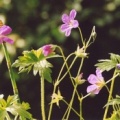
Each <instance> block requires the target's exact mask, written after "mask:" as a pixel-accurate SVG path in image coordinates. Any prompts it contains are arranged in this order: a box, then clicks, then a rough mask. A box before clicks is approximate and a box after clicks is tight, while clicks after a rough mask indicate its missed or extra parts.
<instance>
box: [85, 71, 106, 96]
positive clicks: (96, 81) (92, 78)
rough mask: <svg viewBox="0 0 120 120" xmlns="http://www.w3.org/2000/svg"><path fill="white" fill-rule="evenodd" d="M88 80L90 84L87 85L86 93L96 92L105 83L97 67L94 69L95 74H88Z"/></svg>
mask: <svg viewBox="0 0 120 120" xmlns="http://www.w3.org/2000/svg"><path fill="white" fill-rule="evenodd" d="M88 82H89V83H90V84H92V85H89V86H88V87H87V93H92V94H98V93H99V91H100V90H101V89H102V87H103V86H104V84H105V82H104V78H103V76H102V72H101V71H100V70H99V69H96V75H94V74H90V75H89V77H88Z"/></svg>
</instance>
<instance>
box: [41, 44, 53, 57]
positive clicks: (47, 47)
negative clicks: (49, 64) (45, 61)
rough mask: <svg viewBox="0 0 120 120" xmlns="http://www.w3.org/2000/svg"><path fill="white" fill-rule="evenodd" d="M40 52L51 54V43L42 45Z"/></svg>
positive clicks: (46, 54) (45, 54)
mask: <svg viewBox="0 0 120 120" xmlns="http://www.w3.org/2000/svg"><path fill="white" fill-rule="evenodd" d="M42 52H43V54H44V56H48V55H49V54H51V53H52V52H53V48H52V45H44V46H43V47H42Z"/></svg>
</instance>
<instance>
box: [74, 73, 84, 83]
mask: <svg viewBox="0 0 120 120" xmlns="http://www.w3.org/2000/svg"><path fill="white" fill-rule="evenodd" d="M82 77H83V73H81V74H80V75H78V76H77V77H76V78H74V80H75V83H76V84H77V85H81V84H83V83H84V82H85V81H86V80H85V79H82Z"/></svg>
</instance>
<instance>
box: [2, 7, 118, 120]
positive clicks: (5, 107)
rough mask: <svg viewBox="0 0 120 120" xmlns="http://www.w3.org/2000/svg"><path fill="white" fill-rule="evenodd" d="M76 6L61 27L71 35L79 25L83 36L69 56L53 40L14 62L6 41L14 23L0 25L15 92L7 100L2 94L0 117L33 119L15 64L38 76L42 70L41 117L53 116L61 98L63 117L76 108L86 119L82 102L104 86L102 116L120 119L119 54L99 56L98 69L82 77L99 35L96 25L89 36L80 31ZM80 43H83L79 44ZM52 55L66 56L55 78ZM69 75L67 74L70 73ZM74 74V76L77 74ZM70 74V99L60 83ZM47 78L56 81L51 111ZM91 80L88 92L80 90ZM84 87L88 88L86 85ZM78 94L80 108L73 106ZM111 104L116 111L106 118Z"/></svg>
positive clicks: (64, 19)
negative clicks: (116, 90) (116, 85)
mask: <svg viewBox="0 0 120 120" xmlns="http://www.w3.org/2000/svg"><path fill="white" fill-rule="evenodd" d="M76 14H77V12H76V10H75V9H73V10H71V11H70V13H69V15H67V14H63V15H62V22H63V24H62V25H61V27H60V29H61V31H62V32H64V33H65V36H67V37H68V36H69V35H70V34H71V31H72V29H73V28H78V30H79V33H80V37H81V43H82V45H78V46H77V49H76V51H75V52H72V53H70V54H69V55H68V56H65V55H64V52H63V50H62V48H61V47H60V46H57V45H53V44H47V45H44V46H42V47H40V48H39V49H37V50H34V49H32V50H29V51H23V53H22V55H21V56H19V57H18V59H17V60H15V62H14V63H13V64H12V65H11V63H10V58H9V55H8V51H7V47H6V44H4V43H6V42H7V43H9V44H13V43H14V41H13V40H12V39H10V38H9V37H7V35H8V34H10V33H11V32H12V29H11V27H9V26H7V25H3V24H2V25H1V26H0V44H2V46H3V49H4V52H5V57H6V61H7V67H8V71H9V75H10V79H11V83H12V87H13V93H14V95H12V96H8V98H7V100H5V99H4V95H3V94H0V120H5V119H9V120H10V119H11V118H10V115H12V117H14V120H17V119H19V120H23V119H24V120H26V119H30V120H33V118H32V115H31V114H30V113H29V112H28V111H27V110H28V109H29V108H30V107H29V104H28V103H24V102H23V103H21V102H20V98H19V92H18V89H17V85H16V81H15V79H14V74H13V70H12V67H16V68H19V69H18V70H19V73H22V72H27V73H29V72H30V71H31V70H33V75H34V76H36V75H37V73H39V77H40V95H41V96H40V102H41V107H40V109H41V117H42V120H46V116H47V117H48V120H50V118H51V114H52V108H53V104H54V103H55V104H56V105H57V106H60V104H59V102H60V101H61V102H64V103H65V105H67V108H66V111H64V115H63V117H62V120H68V119H69V117H70V113H71V112H74V113H75V114H76V115H77V116H78V117H79V119H80V120H84V118H83V114H82V106H83V105H82V102H83V100H84V99H85V98H87V97H88V96H90V95H97V94H99V92H100V90H101V89H102V88H103V87H104V86H105V87H106V88H107V91H108V95H109V96H108V101H107V103H106V105H105V107H106V108H105V113H104V116H103V120H119V119H120V96H118V95H116V98H115V99H114V97H113V96H112V92H113V87H114V81H115V79H116V78H117V77H118V76H119V75H120V55H117V54H113V53H110V59H102V60H98V63H97V64H95V66H96V73H95V74H90V75H89V76H88V78H87V80H86V79H84V78H83V73H84V71H82V70H84V69H83V67H84V61H85V60H86V58H88V55H89V53H87V52H86V51H87V49H88V47H89V46H90V45H91V43H93V42H94V41H95V38H96V31H95V26H94V27H93V29H92V32H91V34H90V37H89V39H88V40H87V39H83V35H82V32H81V29H80V27H79V23H78V20H75V17H76ZM0 22H1V21H0ZM80 46H81V47H80ZM56 48H57V49H58V51H59V54H57V52H56V51H55V50H56ZM49 58H61V59H62V60H63V65H62V66H61V69H60V72H59V73H58V76H57V78H56V79H55V80H53V79H52V76H51V73H52V70H51V68H52V67H53V65H52V64H51V63H50V62H48V61H49ZM77 59H79V60H78V62H80V65H77V66H76V68H77V69H75V70H74V72H76V75H75V73H74V74H73V73H72V71H73V69H74V67H73V66H74V65H76V64H75V62H76V60H77ZM111 69H114V73H113V76H112V77H111V78H110V79H109V80H105V77H103V72H104V71H107V72H108V71H110V70H111ZM67 75H68V76H69V77H68V76H67ZM74 75H75V77H74ZM66 76H67V79H68V78H69V80H70V81H69V83H71V85H72V88H73V92H72V93H69V94H70V95H71V98H70V100H69V101H68V102H67V99H66V97H63V96H62V95H61V93H62V92H61V91H60V89H59V87H61V86H60V84H61V82H62V81H64V80H66V79H65V78H66ZM45 80H47V81H48V82H49V83H53V87H54V88H53V93H52V96H51V102H50V107H49V112H48V115H46V109H45V95H46V94H45ZM86 82H88V84H90V85H87V87H86V95H84V93H82V91H79V89H78V86H82V85H83V84H84V83H86ZM110 82H111V85H110V88H109V86H107V84H108V83H110ZM84 90H85V89H84ZM75 96H77V98H78V99H77V102H78V103H79V106H80V107H79V111H78V110H75V109H74V106H73V105H74V104H73V103H74V102H76V99H75ZM110 105H112V107H113V114H112V115H111V117H110V119H109V118H108V119H107V113H108V110H109V106H110Z"/></svg>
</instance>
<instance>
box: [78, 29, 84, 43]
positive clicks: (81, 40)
mask: <svg viewBox="0 0 120 120" xmlns="http://www.w3.org/2000/svg"><path fill="white" fill-rule="evenodd" d="M78 29H79V32H80V37H81V41H82V44H83V45H84V40H83V35H82V31H81V29H80V27H78Z"/></svg>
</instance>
